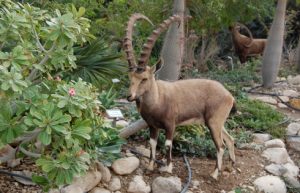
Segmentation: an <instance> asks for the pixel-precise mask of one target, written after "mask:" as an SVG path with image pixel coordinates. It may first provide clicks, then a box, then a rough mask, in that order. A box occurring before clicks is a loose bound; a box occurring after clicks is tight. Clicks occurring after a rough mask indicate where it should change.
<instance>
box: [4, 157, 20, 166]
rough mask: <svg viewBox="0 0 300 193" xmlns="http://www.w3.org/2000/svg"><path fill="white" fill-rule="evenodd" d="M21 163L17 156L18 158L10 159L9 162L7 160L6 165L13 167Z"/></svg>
mask: <svg viewBox="0 0 300 193" xmlns="http://www.w3.org/2000/svg"><path fill="white" fill-rule="evenodd" d="M20 164H21V159H20V158H18V159H13V160H10V161H9V162H7V166H8V167H10V168H14V167H16V166H18V165H20Z"/></svg>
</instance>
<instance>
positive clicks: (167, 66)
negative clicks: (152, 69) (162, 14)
mask: <svg viewBox="0 0 300 193" xmlns="http://www.w3.org/2000/svg"><path fill="white" fill-rule="evenodd" d="M173 7H174V10H173V14H177V15H180V16H181V23H180V25H179V26H178V23H173V24H171V26H170V28H169V29H168V32H167V35H166V38H165V40H164V44H163V47H162V53H161V56H162V58H163V60H164V66H163V67H162V69H161V70H160V71H159V72H158V78H159V79H161V80H170V81H172V80H177V79H178V78H179V74H180V68H181V64H182V59H183V53H184V9H185V0H174V6H173Z"/></svg>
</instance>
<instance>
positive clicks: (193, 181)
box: [192, 180, 200, 187]
mask: <svg viewBox="0 0 300 193" xmlns="http://www.w3.org/2000/svg"><path fill="white" fill-rule="evenodd" d="M192 186H193V187H198V186H200V182H199V180H192Z"/></svg>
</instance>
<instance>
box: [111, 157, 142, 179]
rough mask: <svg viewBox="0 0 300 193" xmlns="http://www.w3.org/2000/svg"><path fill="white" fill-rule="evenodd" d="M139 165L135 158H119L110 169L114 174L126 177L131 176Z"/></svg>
mask: <svg viewBox="0 0 300 193" xmlns="http://www.w3.org/2000/svg"><path fill="white" fill-rule="evenodd" d="M139 165H140V160H139V159H138V158H136V157H126V158H121V159H118V160H116V161H114V163H113V164H112V169H113V170H114V172H115V173H116V174H119V175H126V174H131V173H132V172H133V171H134V170H135V169H137V168H138V167H139Z"/></svg>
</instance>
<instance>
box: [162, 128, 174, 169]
mask: <svg viewBox="0 0 300 193" xmlns="http://www.w3.org/2000/svg"><path fill="white" fill-rule="evenodd" d="M174 130H175V124H171V125H169V126H168V127H166V142H165V146H166V157H167V165H166V166H163V167H161V168H160V169H159V171H161V172H168V173H172V170H173V164H172V142H173V134H174Z"/></svg>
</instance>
